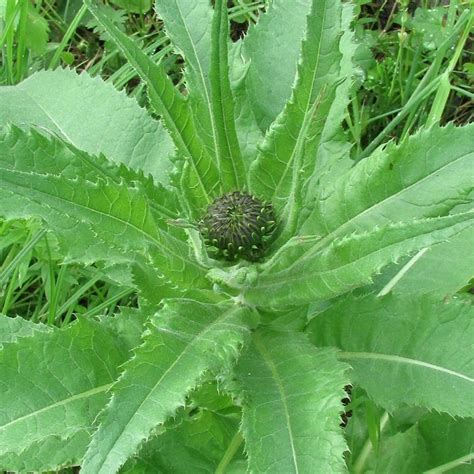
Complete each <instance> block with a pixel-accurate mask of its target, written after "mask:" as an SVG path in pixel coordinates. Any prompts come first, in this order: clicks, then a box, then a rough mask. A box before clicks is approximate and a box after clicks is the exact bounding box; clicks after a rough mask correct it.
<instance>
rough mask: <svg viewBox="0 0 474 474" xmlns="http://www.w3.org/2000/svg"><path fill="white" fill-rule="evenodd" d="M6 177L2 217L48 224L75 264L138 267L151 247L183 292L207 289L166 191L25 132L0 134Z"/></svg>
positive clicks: (2, 178) (1, 178)
mask: <svg viewBox="0 0 474 474" xmlns="http://www.w3.org/2000/svg"><path fill="white" fill-rule="evenodd" d="M99 161H102V162H103V160H99ZM0 171H1V174H0V184H1V185H2V187H1V188H0V197H1V200H0V215H3V216H4V217H7V218H10V219H11V218H25V217H31V216H34V217H41V218H43V219H44V220H45V221H46V222H47V223H48V225H49V226H50V227H51V228H52V229H53V230H54V231H55V232H56V233H57V235H58V236H59V237H60V238H61V240H62V246H63V249H64V252H65V255H66V257H67V258H69V259H73V260H77V261H81V262H86V263H90V262H93V261H97V260H104V261H109V262H111V263H117V262H120V261H130V260H131V261H133V260H134V259H135V257H134V255H133V253H130V251H131V250H134V251H138V252H145V251H146V250H147V249H149V250H150V252H151V256H152V259H153V261H154V263H155V264H156V265H158V266H159V268H160V271H161V272H162V274H164V275H165V277H166V279H168V280H171V281H173V282H174V283H175V284H180V285H183V286H186V285H188V284H205V280H204V272H203V270H202V269H201V268H200V266H199V265H198V264H197V262H196V261H195V260H194V259H193V257H192V256H191V255H190V252H189V248H188V246H187V244H186V242H185V237H184V236H183V235H182V234H183V230H182V229H173V228H171V229H169V225H168V223H167V220H166V217H168V216H166V217H165V216H163V215H161V212H160V207H159V206H157V205H156V204H158V203H159V199H158V197H159V196H163V197H164V203H165V204H167V203H168V202H169V200H170V199H169V198H168V197H167V196H168V194H167V193H166V192H165V191H164V190H163V189H162V192H161V193H160V189H159V188H156V189H154V188H153V186H152V184H151V183H147V182H146V181H145V182H142V183H141V185H139V186H138V187H137V186H135V182H134V181H131V182H130V183H127V182H125V180H124V176H125V177H126V178H130V177H131V178H135V177H136V178H137V179H139V178H140V177H139V176H134V175H133V173H130V172H127V171H126V170H123V169H122V170H118V172H117V170H115V169H111V170H109V169H107V168H105V169H104V167H103V166H102V167H101V166H96V165H95V160H94V158H93V157H90V156H88V155H86V154H85V153H83V152H80V151H78V150H75V149H73V148H72V147H71V146H68V145H65V144H64V143H63V142H62V141H60V140H59V139H51V140H47V139H46V138H44V137H42V136H41V135H39V134H37V133H34V132H33V133H32V134H29V133H25V132H22V131H21V130H18V129H13V130H11V131H7V132H6V133H5V134H3V135H0ZM98 172H102V173H104V175H103V176H102V177H101V178H102V179H98V176H97V175H98ZM99 176H100V175H99ZM90 177H92V179H94V180H95V181H94V182H90V181H89V180H88V179H89V178H90ZM150 197H151V198H152V199H150ZM152 202H153V203H155V204H154V205H153V209H154V210H155V214H153V213H152V204H151V203H152ZM180 234H181V235H180ZM183 268H187V271H186V272H183ZM199 281H200V283H198V282H199Z"/></svg>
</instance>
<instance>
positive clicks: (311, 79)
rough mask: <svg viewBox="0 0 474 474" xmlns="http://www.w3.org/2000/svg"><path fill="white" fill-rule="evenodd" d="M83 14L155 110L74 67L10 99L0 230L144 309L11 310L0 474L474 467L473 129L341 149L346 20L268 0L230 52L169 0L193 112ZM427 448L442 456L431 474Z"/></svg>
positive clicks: (336, 11) (202, 5)
mask: <svg viewBox="0 0 474 474" xmlns="http://www.w3.org/2000/svg"><path fill="white" fill-rule="evenodd" d="M85 3H86V4H87V6H88V8H89V10H90V12H91V14H92V15H93V16H94V17H95V19H96V20H97V22H98V23H99V24H100V25H101V26H102V27H103V28H104V29H105V30H106V31H107V33H108V35H109V37H110V40H111V41H113V42H114V43H115V44H116V45H117V47H118V48H119V49H120V51H121V52H122V53H123V55H124V56H125V57H126V59H127V60H128V62H129V63H130V64H131V65H132V66H133V68H134V69H135V70H136V72H137V74H138V75H139V76H140V78H141V80H142V81H143V83H144V84H145V85H146V87H147V92H148V97H149V110H150V111H151V113H150V114H148V113H147V112H146V111H145V110H144V109H141V108H139V107H138V105H137V104H136V103H135V102H134V100H133V99H131V98H128V97H127V96H126V95H125V94H124V93H123V92H118V91H116V90H115V89H114V88H113V87H112V86H111V85H110V84H107V83H105V82H103V81H102V80H100V79H97V78H91V77H89V76H88V75H87V73H83V74H80V75H78V74H76V73H75V72H73V71H70V70H61V69H57V70H55V71H43V72H38V73H36V74H34V75H32V76H31V77H30V78H28V79H27V80H25V81H24V82H22V83H20V84H19V85H17V86H14V87H4V88H2V89H0V122H1V124H2V129H1V134H0V214H1V216H2V217H3V218H4V219H6V220H12V219H30V218H35V219H39V220H40V221H41V222H42V225H44V226H45V228H46V229H48V232H49V236H55V238H57V240H58V243H59V252H60V253H61V255H62V258H63V260H64V262H75V263H80V264H84V265H96V266H97V267H98V268H100V269H101V271H102V272H103V274H104V275H106V276H107V278H110V279H111V280H113V281H115V282H116V284H118V285H121V286H123V287H131V288H133V289H134V290H135V291H136V292H137V294H138V307H136V308H122V309H121V311H120V312H119V313H118V314H116V315H115V316H114V317H105V316H102V317H91V318H82V317H80V316H78V317H77V319H76V321H74V322H73V323H71V324H69V325H67V326H65V327H62V328H56V327H54V326H47V325H41V324H34V323H32V322H29V321H26V320H23V319H21V318H18V317H17V318H12V317H7V316H3V317H1V319H0V328H1V330H0V343H1V345H2V346H1V351H0V385H1V389H0V467H1V468H3V469H7V470H11V471H46V470H52V469H58V468H60V467H67V466H73V465H81V474H111V473H114V472H118V471H120V472H127V473H128V472H130V473H131V472H134V473H138V472H140V473H144V472H150V473H152V472H153V473H154V472H166V473H168V472H169V473H180V472H182V473H190V472H192V473H198V472H218V473H223V472H234V473H235V472H246V471H249V472H255V473H259V472H270V473H280V472H281V473H285V474H289V473H293V472H294V473H308V474H314V473H330V472H345V471H347V470H350V471H351V472H356V473H357V472H365V470H367V469H369V468H370V469H374V472H375V470H376V469H379V471H377V472H389V471H388V470H386V469H388V468H386V466H388V465H389V461H390V463H391V464H390V466H391V468H393V469H395V470H394V471H393V472H421V470H425V469H430V468H432V467H434V465H433V464H432V463H438V465H444V464H448V463H450V462H451V463H453V462H454V463H455V464H453V465H457V464H456V462H457V463H458V464H461V463H462V462H465V461H466V460H469V459H468V456H469V451H468V449H470V448H469V446H470V445H469V442H468V436H470V434H469V433H472V422H471V423H470V424H469V423H467V422H468V421H469V420H470V419H469V417H473V416H474V399H473V397H472V387H473V383H474V379H473V377H474V364H473V361H474V359H473V358H472V353H470V351H469V350H468V349H467V348H468V347H469V345H470V343H472V340H473V338H474V334H473V323H472V321H473V318H472V316H473V313H472V309H471V306H470V301H469V295H467V294H461V293H459V294H458V295H457V296H456V295H455V294H456V292H457V291H458V290H460V289H462V288H464V287H465V286H466V285H468V284H469V279H470V277H471V275H470V273H469V272H470V270H469V269H466V268H465V266H463V257H462V255H463V254H464V255H466V254H467V248H468V242H469V239H470V238H472V233H471V232H472V227H471V228H470V226H472V222H473V215H472V210H470V203H471V200H470V198H471V194H470V193H471V188H472V176H470V175H469V173H467V172H466V170H468V169H469V167H470V166H472V158H473V156H474V146H473V133H474V127H473V126H472V125H468V126H464V127H455V126H453V125H447V126H444V127H440V126H439V125H438V124H437V121H438V120H436V115H431V116H430V117H431V119H432V120H430V122H431V123H430V124H429V125H430V126H426V127H425V128H423V129H420V130H418V131H417V132H416V133H415V134H414V135H413V136H410V137H406V138H405V139H403V140H401V141H400V142H398V143H397V142H395V141H389V142H388V143H384V144H381V143H382V142H384V141H387V140H385V138H386V137H387V133H384V134H383V136H381V137H380V140H378V141H376V142H374V143H373V144H370V145H369V147H368V148H367V149H366V150H365V152H364V153H363V155H362V156H360V157H354V156H352V154H351V147H350V143H348V142H347V141H346V138H345V134H344V131H343V128H342V122H343V120H344V117H345V114H346V108H347V105H348V102H349V92H350V90H351V87H352V84H353V82H354V79H355V76H356V75H357V69H356V68H355V66H354V61H353V57H354V54H355V51H356V45H355V44H354V41H353V36H352V32H351V29H350V22H351V19H352V7H351V5H350V4H349V3H342V2H341V1H339V0H322V1H321V0H320V1H317V0H313V1H306V2H285V1H277V0H274V2H273V3H272V4H271V6H270V7H269V8H268V11H267V12H265V13H262V15H261V17H260V19H259V21H258V23H257V24H256V25H254V26H252V27H251V28H250V31H249V32H248V34H247V35H246V36H245V37H244V38H243V39H242V40H239V41H238V42H235V43H232V42H231V41H230V39H229V23H228V15H227V6H226V3H227V2H224V1H223V0H216V1H215V4H214V7H212V6H211V5H210V2H209V1H208V0H158V1H157V2H156V10H157V13H158V15H159V16H160V18H161V19H162V20H163V21H164V24H165V26H166V31H167V34H168V36H169V38H170V39H171V41H172V43H173V45H174V48H175V50H176V52H177V53H179V54H181V55H182V56H183V57H184V59H185V62H186V68H185V71H184V78H185V87H186V91H185V92H186V93H185V94H183V92H182V90H178V88H177V87H175V85H174V84H173V83H172V81H171V80H170V78H169V77H168V76H167V75H166V72H165V69H164V66H163V65H162V64H156V63H154V62H153V61H152V60H151V59H150V57H148V56H147V55H146V54H145V53H144V52H143V51H142V50H141V49H140V47H139V45H138V44H137V43H135V41H134V40H132V39H131V38H128V37H127V36H126V35H124V34H123V33H122V32H121V31H119V30H118V29H117V28H116V27H115V26H114V25H113V24H112V22H111V21H110V20H109V19H108V18H107V16H105V15H104V14H103V12H102V10H101V9H100V8H99V7H98V6H97V5H96V4H95V3H94V2H93V1H92V0H86V1H85ZM469 22H472V18H470V17H469V14H462V15H460V16H459V18H458V21H457V23H456V24H455V26H454V27H453V28H454V29H453V32H452V35H451V36H450V37H449V38H448V39H447V41H448V40H449V41H452V40H453V38H454V40H456V39H457V37H458V36H456V35H457V34H458V33H459V32H460V31H464V29H466V28H469V24H470V23H469ZM429 81H430V77H429V76H427V79H426V81H425V83H423V82H422V83H421V86H420V87H421V88H423V87H425V86H426V87H428V86H429V87H431V83H430V82H429ZM430 90H433V89H430ZM409 105H410V107H413V106H412V102H410V103H409ZM415 105H416V103H415ZM409 110H410V109H408V111H409ZM151 114H153V115H151ZM438 118H439V117H438ZM401 119H403V116H402V117H401ZM401 119H400V120H401ZM398 123H400V121H399V122H398ZM471 240H472V239H471ZM435 272H436V274H435ZM8 316H14V315H8ZM350 397H352V402H350V403H351V405H350V406H349V407H348V408H344V405H343V402H342V400H343V399H346V398H350ZM356 402H357V403H356ZM369 408H370V410H369ZM349 410H351V412H352V419H351V420H350V421H349V424H348V425H347V427H346V428H343V427H342V426H341V424H342V425H344V423H342V418H341V415H342V414H343V412H344V411H349ZM365 413H372V418H371V420H372V421H373V423H372V424H371V423H367V422H365V421H364V420H365ZM347 416H348V414H346V417H347ZM367 419H369V417H368V416H367ZM374 420H375V421H374ZM389 421H390V422H389ZM471 421H472V420H471ZM387 426H389V428H387ZM402 426H404V427H405V428H402ZM453 432H456V433H458V434H459V436H455V437H454V438H450V437H449V436H448V435H446V433H453ZM381 433H383V436H385V438H383V436H382V434H381ZM437 433H438V434H439V433H445V435H439V436H437V435H436V434H437ZM364 440H365V441H364ZM382 441H383V442H384V443H385V444H380V445H377V443H382ZM423 443H425V444H423ZM430 443H431V444H430ZM425 445H430V446H434V448H433V449H438V448H437V447H439V449H440V454H439V456H438V457H428V458H427V459H424V458H423V459H422V458H421V457H420V456H422V453H424V451H423V449H424V448H423V449H421V448H420V446H425ZM377 446H382V448H381V449H378V448H377ZM441 446H443V449H441ZM407 453H408V454H410V456H411V457H410V456H407ZM471 459H472V457H471ZM397 463H399V464H397ZM406 463H412V464H409V465H408V467H407V464H406ZM413 463H415V464H413ZM430 463H431V464H430ZM394 466H395V467H394ZM397 466H403V467H404V469H405V470H402V469H401V467H400V468H398V467H397ZM420 466H421V467H420ZM384 469H385V470H384ZM397 469H398V471H397ZM410 469H411V470H410ZM417 469H421V470H420V471H418V470H417ZM390 472H392V471H390ZM433 472H434V471H433ZM436 472H444V471H436Z"/></svg>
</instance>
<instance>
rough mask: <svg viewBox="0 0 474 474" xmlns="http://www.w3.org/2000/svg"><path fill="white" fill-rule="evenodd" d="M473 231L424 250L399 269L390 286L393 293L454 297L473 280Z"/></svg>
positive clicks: (468, 230) (463, 232)
mask: <svg viewBox="0 0 474 474" xmlns="http://www.w3.org/2000/svg"><path fill="white" fill-rule="evenodd" d="M473 248H474V232H473V230H472V229H471V228H468V229H466V230H463V231H462V232H460V233H459V234H457V235H455V236H453V237H451V238H450V239H449V241H448V242H444V243H442V244H439V245H436V246H434V247H430V248H427V249H423V250H421V251H420V252H418V253H417V254H416V255H414V256H413V258H412V259H410V260H409V261H407V262H406V263H405V265H402V266H400V267H399V268H398V271H397V272H396V274H394V275H393V277H392V279H391V281H390V283H389V285H390V289H391V291H392V292H393V293H395V294H422V293H436V294H438V295H442V296H448V295H453V294H454V293H456V291H458V290H460V289H462V288H463V287H464V286H466V285H468V284H469V281H470V280H471V279H472V278H473V277H474V254H473V252H472V251H471V250H472V249H473Z"/></svg>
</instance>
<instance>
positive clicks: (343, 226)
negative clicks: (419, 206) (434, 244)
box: [288, 152, 473, 269]
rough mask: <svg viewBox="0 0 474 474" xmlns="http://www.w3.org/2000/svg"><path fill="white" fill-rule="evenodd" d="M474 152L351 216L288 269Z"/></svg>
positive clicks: (460, 157) (461, 156)
mask: <svg viewBox="0 0 474 474" xmlns="http://www.w3.org/2000/svg"><path fill="white" fill-rule="evenodd" d="M472 154H473V153H472V152H468V153H465V154H463V155H460V156H459V157H458V158H456V160H454V161H450V162H449V163H446V164H445V165H443V166H442V167H441V168H437V169H436V170H433V171H432V172H431V173H430V174H429V175H427V176H423V177H422V178H421V179H420V180H417V181H415V182H414V183H412V184H410V185H409V186H407V187H405V188H403V189H400V190H399V191H397V192H396V193H395V194H392V195H390V196H388V197H387V198H386V199H384V200H382V201H379V202H377V203H375V204H373V205H372V206H370V207H368V208H367V209H364V210H363V211H362V212H361V213H359V214H356V215H355V216H353V217H351V218H350V219H349V220H348V221H346V222H344V223H343V224H341V225H340V226H339V227H337V228H336V229H334V230H333V231H331V232H330V233H329V234H327V235H325V236H324V237H323V238H322V239H320V240H318V242H317V243H316V244H315V245H314V246H312V247H310V248H309V249H307V250H306V251H305V252H303V253H302V254H301V256H300V257H299V258H298V259H297V260H296V261H295V262H293V263H292V264H291V265H290V266H289V267H288V269H290V268H292V267H294V266H295V265H296V264H297V263H300V262H301V261H302V260H304V259H307V258H311V257H312V256H313V255H314V254H315V253H316V252H318V250H319V249H321V247H324V246H325V245H326V243H327V241H328V240H329V241H332V240H334V239H336V238H337V236H338V234H340V233H342V232H344V230H345V229H346V228H347V227H348V226H350V225H351V224H352V223H353V221H355V220H357V219H359V218H360V217H361V216H364V215H365V214H367V213H369V212H371V211H372V210H373V209H376V208H377V207H378V206H381V205H382V204H386V203H387V202H389V201H390V200H392V199H394V198H396V197H398V196H399V195H401V194H403V193H404V192H405V191H408V190H410V189H411V188H413V187H414V186H417V185H419V184H421V183H423V182H424V181H425V180H427V179H429V178H431V177H432V176H433V175H434V174H436V173H439V172H441V171H443V170H444V169H445V168H448V167H449V166H451V165H453V164H456V163H457V162H458V161H459V160H463V159H464V158H465V157H467V156H470V155H472Z"/></svg>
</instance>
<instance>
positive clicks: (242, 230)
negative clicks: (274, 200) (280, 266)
mask: <svg viewBox="0 0 474 474" xmlns="http://www.w3.org/2000/svg"><path fill="white" fill-rule="evenodd" d="M274 229H275V214H274V212H273V206H272V205H271V204H270V203H267V202H262V201H260V200H259V199H257V198H256V197H254V196H251V195H250V194H247V193H241V192H240V191H234V192H231V193H227V194H224V195H223V196H221V197H219V198H217V199H216V200H215V201H214V202H213V203H212V204H210V205H209V207H208V208H207V213H206V215H205V216H204V217H203V218H202V219H201V221H200V230H201V234H202V236H203V237H204V239H205V242H206V244H207V245H209V246H211V247H214V248H215V249H216V251H217V253H218V256H223V257H224V258H225V259H226V260H236V259H238V258H243V259H245V260H249V261H251V262H255V261H258V260H260V259H261V258H262V257H263V255H264V254H265V250H266V246H267V242H268V240H269V238H270V236H271V234H272V232H273V231H274Z"/></svg>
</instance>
